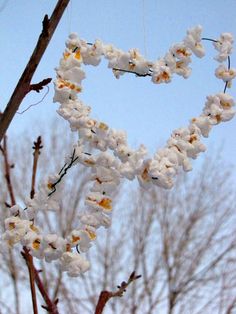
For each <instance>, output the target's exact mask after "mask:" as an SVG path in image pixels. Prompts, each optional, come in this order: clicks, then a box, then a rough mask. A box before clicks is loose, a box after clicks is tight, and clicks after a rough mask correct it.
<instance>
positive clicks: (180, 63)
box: [176, 61, 184, 69]
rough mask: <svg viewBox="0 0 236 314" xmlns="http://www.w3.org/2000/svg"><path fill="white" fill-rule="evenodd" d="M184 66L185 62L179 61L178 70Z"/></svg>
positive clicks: (177, 63)
mask: <svg viewBox="0 0 236 314" xmlns="http://www.w3.org/2000/svg"><path fill="white" fill-rule="evenodd" d="M183 65H184V62H183V61H177V62H176V68H177V69H181V67H182V66H183Z"/></svg>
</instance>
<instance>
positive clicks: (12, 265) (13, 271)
mask: <svg viewBox="0 0 236 314" xmlns="http://www.w3.org/2000/svg"><path fill="white" fill-rule="evenodd" d="M0 150H1V152H2V154H3V159H4V171H5V180H6V184H7V189H8V192H9V196H10V200H11V206H13V205H15V203H16V202H15V196H14V191H13V186H12V182H11V175H10V171H11V168H13V167H14V166H13V165H10V164H9V161H8V150H7V136H6V135H5V136H4V139H3V146H0ZM8 253H9V263H10V265H9V270H10V274H11V278H12V281H13V289H14V295H15V311H16V314H19V313H20V300H19V291H18V276H17V269H16V265H15V260H14V256H13V253H12V251H11V249H9V251H8Z"/></svg>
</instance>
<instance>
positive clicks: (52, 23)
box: [0, 0, 70, 142]
mask: <svg viewBox="0 0 236 314" xmlns="http://www.w3.org/2000/svg"><path fill="white" fill-rule="evenodd" d="M69 1H70V0H58V2H57V5H56V7H55V9H54V11H53V13H52V16H51V17H50V19H49V18H48V16H47V15H45V17H44V20H43V29H42V32H41V34H40V36H39V39H38V42H37V44H36V47H35V49H34V51H33V54H32V55H31V57H30V59H29V62H28V64H27V65H26V68H25V70H24V72H23V74H22V75H21V78H20V79H19V81H18V83H17V85H16V87H15V90H14V92H13V94H12V96H11V98H10V100H9V102H8V104H7V106H6V109H5V111H4V113H3V114H2V115H1V117H0V142H1V140H2V138H3V136H4V134H5V133H6V131H7V129H8V127H9V125H10V123H11V121H12V119H13V117H14V115H15V114H16V111H17V110H18V108H19V106H20V104H21V102H22V100H23V99H24V97H25V96H26V94H27V93H28V92H29V91H31V90H32V89H35V85H36V87H39V86H37V84H34V85H30V83H31V80H32V77H33V75H34V73H35V71H36V69H37V67H38V64H39V62H40V60H41V58H42V56H43V54H44V52H45V50H46V48H47V46H48V44H49V42H50V40H51V38H52V36H53V33H54V31H55V29H56V27H57V25H58V23H59V21H60V19H61V17H62V15H63V12H64V11H65V9H66V7H67V5H68V3H69ZM42 82H43V81H42ZM42 82H40V83H39V85H40V84H41V85H42ZM47 82H48V80H47ZM47 82H46V83H47ZM44 83H45V82H44ZM32 86H33V87H32ZM41 87H42V86H41Z"/></svg>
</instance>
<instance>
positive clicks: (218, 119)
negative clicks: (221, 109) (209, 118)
mask: <svg viewBox="0 0 236 314" xmlns="http://www.w3.org/2000/svg"><path fill="white" fill-rule="evenodd" d="M215 118H216V121H217V123H220V122H221V121H222V120H221V115H220V114H217V115H216V116H215Z"/></svg>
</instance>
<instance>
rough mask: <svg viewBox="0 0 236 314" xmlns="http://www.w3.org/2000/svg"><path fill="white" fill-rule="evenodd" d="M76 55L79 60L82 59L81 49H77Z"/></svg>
mask: <svg viewBox="0 0 236 314" xmlns="http://www.w3.org/2000/svg"><path fill="white" fill-rule="evenodd" d="M74 56H75V59H77V60H79V61H81V60H82V56H81V53H80V50H79V49H77V50H76V52H75V54H74Z"/></svg>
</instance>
